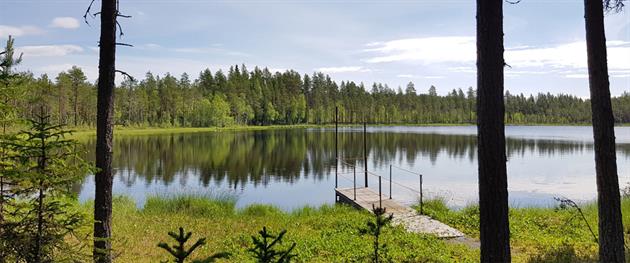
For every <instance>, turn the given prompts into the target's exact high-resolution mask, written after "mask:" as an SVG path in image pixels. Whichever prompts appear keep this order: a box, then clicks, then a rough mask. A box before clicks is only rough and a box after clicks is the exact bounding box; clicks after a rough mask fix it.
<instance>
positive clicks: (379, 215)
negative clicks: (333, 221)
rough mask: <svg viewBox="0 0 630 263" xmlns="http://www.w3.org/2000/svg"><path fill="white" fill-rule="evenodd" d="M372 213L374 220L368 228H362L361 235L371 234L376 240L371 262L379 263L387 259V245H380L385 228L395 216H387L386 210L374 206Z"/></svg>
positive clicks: (369, 222) (370, 221)
mask: <svg viewBox="0 0 630 263" xmlns="http://www.w3.org/2000/svg"><path fill="white" fill-rule="evenodd" d="M372 213H373V214H374V219H373V220H369V221H368V222H367V228H361V229H360V230H359V232H360V233H361V234H369V235H370V236H372V238H373V239H374V243H373V244H372V248H373V250H374V253H373V254H372V257H371V261H372V262H375V263H378V262H383V259H387V244H380V237H381V234H382V231H383V228H384V227H386V226H388V225H390V224H391V222H392V219H393V218H394V215H393V214H390V215H386V214H387V209H386V208H384V207H376V206H374V204H372Z"/></svg>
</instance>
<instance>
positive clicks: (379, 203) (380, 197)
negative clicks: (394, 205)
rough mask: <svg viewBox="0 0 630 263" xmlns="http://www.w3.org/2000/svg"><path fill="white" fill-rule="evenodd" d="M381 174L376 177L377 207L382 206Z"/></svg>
mask: <svg viewBox="0 0 630 263" xmlns="http://www.w3.org/2000/svg"><path fill="white" fill-rule="evenodd" d="M381 178H382V177H381V176H379V177H378V207H379V208H382V207H383V198H382V196H383V194H382V193H381Z"/></svg>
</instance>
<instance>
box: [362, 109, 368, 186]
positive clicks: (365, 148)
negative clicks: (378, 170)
mask: <svg viewBox="0 0 630 263" xmlns="http://www.w3.org/2000/svg"><path fill="white" fill-rule="evenodd" d="M363 166H364V168H365V187H366V188H367V187H368V162H367V123H366V122H365V120H364V121H363Z"/></svg>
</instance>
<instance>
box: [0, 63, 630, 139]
mask: <svg viewBox="0 0 630 263" xmlns="http://www.w3.org/2000/svg"><path fill="white" fill-rule="evenodd" d="M86 80H87V78H86V76H85V74H84V73H83V71H82V70H81V69H80V68H77V67H73V68H71V69H70V70H68V71H66V72H62V73H60V74H59V75H57V76H56V77H55V78H54V79H50V78H49V77H48V76H47V75H42V76H40V77H38V78H36V77H34V76H33V75H32V74H30V73H23V74H21V77H20V78H18V79H16V80H14V81H13V83H11V86H12V87H13V89H12V92H11V94H5V96H7V97H5V98H4V99H5V100H8V103H9V104H12V106H14V108H15V109H16V111H17V112H16V114H15V115H16V116H15V117H18V118H29V117H32V116H33V115H34V114H35V113H36V112H38V110H39V108H40V107H41V106H43V107H45V108H47V109H48V111H49V112H50V113H51V114H52V118H53V120H54V121H57V122H60V123H65V124H71V125H84V126H93V125H94V124H95V120H96V108H95V107H94V105H96V87H95V85H94V84H92V83H89V82H87V81H86ZM475 96H476V95H475V91H474V90H473V89H472V88H468V89H467V90H466V91H464V90H462V89H454V90H452V91H451V92H449V93H448V94H447V95H445V96H439V95H438V94H437V92H436V88H435V87H433V86H431V87H429V89H428V91H427V92H426V93H420V94H418V91H417V90H416V87H415V86H414V84H413V83H411V82H410V83H409V84H408V85H407V86H406V87H405V89H404V90H403V89H402V88H400V87H399V88H397V89H392V88H390V87H389V86H387V85H386V84H380V83H375V84H373V85H372V86H371V87H366V86H365V85H364V84H363V83H359V84H357V83H355V82H352V81H342V82H340V83H337V82H335V81H333V80H332V79H331V78H330V77H329V76H328V75H325V74H323V73H320V72H317V73H313V74H312V75H303V76H302V75H300V74H299V73H297V72H295V71H292V70H291V71H286V72H283V73H280V72H276V73H272V72H270V71H269V70H268V69H266V68H265V69H260V68H254V70H253V71H248V70H247V68H246V67H245V66H233V67H230V68H229V70H228V71H227V74H226V73H224V72H223V71H221V70H219V71H216V72H212V71H210V70H209V69H206V70H204V71H202V72H201V73H200V74H199V76H198V77H197V78H196V79H194V80H193V79H191V77H190V76H189V75H188V74H186V73H184V74H182V75H181V76H180V77H175V76H173V75H170V74H166V75H165V76H156V75H154V74H152V73H147V74H146V75H145V77H144V79H142V80H129V79H127V80H124V81H123V82H122V83H121V84H120V85H118V87H117V88H116V111H115V120H116V124H118V125H128V126H195V127H202V126H226V125H231V124H239V125H269V124H301V123H309V124H323V123H331V122H333V121H334V108H335V106H337V107H339V112H340V118H341V121H342V122H348V123H356V122H361V121H362V120H363V118H364V117H365V118H367V121H368V122H370V123H385V124H396V123H405V124H414V123H417V124H420V123H473V122H475V118H476V112H475V111H476V110H475V109H476V105H475V100H476V98H475ZM505 102H506V121H507V122H508V123H513V124H527V123H557V124H569V123H589V122H590V120H591V115H590V104H589V103H590V102H589V100H585V99H581V98H578V97H576V96H572V95H565V94H559V95H552V94H549V93H547V94H544V93H539V94H537V95H529V96H525V95H523V94H518V95H512V94H510V93H509V92H506V94H505ZM613 109H614V111H615V120H616V122H618V123H630V93H629V92H625V93H624V94H622V95H621V96H619V97H615V98H613Z"/></svg>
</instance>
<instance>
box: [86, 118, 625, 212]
mask: <svg viewBox="0 0 630 263" xmlns="http://www.w3.org/2000/svg"><path fill="white" fill-rule="evenodd" d="M615 132H616V136H617V165H618V171H619V180H620V185H622V186H625V185H627V184H628V182H630V127H618V128H616V129H615ZM475 134H476V127H475V126H455V127H409V126H400V127H380V126H379V127H368V128H367V137H366V141H367V153H368V170H369V171H370V175H369V176H368V183H369V186H370V187H371V188H374V189H375V190H378V179H377V177H375V176H374V175H381V176H383V192H384V193H385V194H389V181H388V180H387V179H388V178H389V173H390V165H392V178H393V180H392V181H393V182H394V184H393V185H392V193H393V198H394V199H397V200H400V201H402V202H405V203H413V202H415V200H416V199H417V193H416V192H414V190H417V189H419V186H418V185H419V176H418V174H422V175H423V191H424V195H425V197H426V196H428V197H435V196H440V197H444V198H446V199H447V200H448V203H449V205H450V206H452V207H461V206H464V205H466V204H468V203H472V202H476V200H477V190H478V187H477V159H476V158H477V157H476V155H477V154H476V152H477V146H476V135H475ZM506 136H507V154H508V187H509V196H510V201H509V202H510V205H512V206H548V205H553V204H554V202H555V201H554V200H553V197H554V196H562V197H567V198H571V199H574V200H579V201H587V200H592V199H594V198H595V197H596V184H595V164H594V151H593V138H592V130H591V127H558V126H540V127H539V126H508V127H507V128H506ZM94 143H95V141H94V139H90V140H88V141H87V142H85V145H86V147H87V149H88V150H90V152H88V153H87V154H86V159H88V160H90V161H93V160H94V153H93V152H91V151H93V149H94ZM338 145H339V146H338V147H339V156H340V158H343V159H344V160H345V162H347V164H343V165H342V164H340V165H339V173H340V176H339V178H338V182H339V187H352V185H353V170H352V168H351V166H350V165H356V171H357V181H356V183H357V185H359V186H361V185H363V183H364V181H363V177H364V174H363V173H362V171H363V170H364V168H363V159H362V158H363V129H362V127H344V128H340V129H339V135H338ZM113 165H114V168H115V171H116V174H115V180H114V189H113V192H114V194H115V195H127V196H130V197H132V198H133V199H135V200H136V201H137V203H138V205H139V206H142V204H143V203H144V201H145V199H146V197H147V196H150V195H156V194H178V193H204V194H205V193H215V194H224V193H229V194H234V195H237V196H238V201H237V206H239V207H242V206H244V205H248V204H252V203H265V204H273V205H276V206H278V207H280V208H282V209H285V210H291V209H292V208H297V207H301V206H304V205H312V206H317V205H320V204H324V203H334V201H335V196H334V187H335V132H334V128H310V129H298V128H290V129H272V130H263V131H226V132H207V133H183V134H165V135H142V136H116V137H115V140H114V164H113ZM409 171H411V172H413V173H411V172H409ZM76 191H77V192H78V193H79V198H80V199H81V200H87V199H91V198H93V196H94V178H93V176H88V177H86V178H85V179H84V180H83V182H82V183H81V184H79V185H77V187H76Z"/></svg>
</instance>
